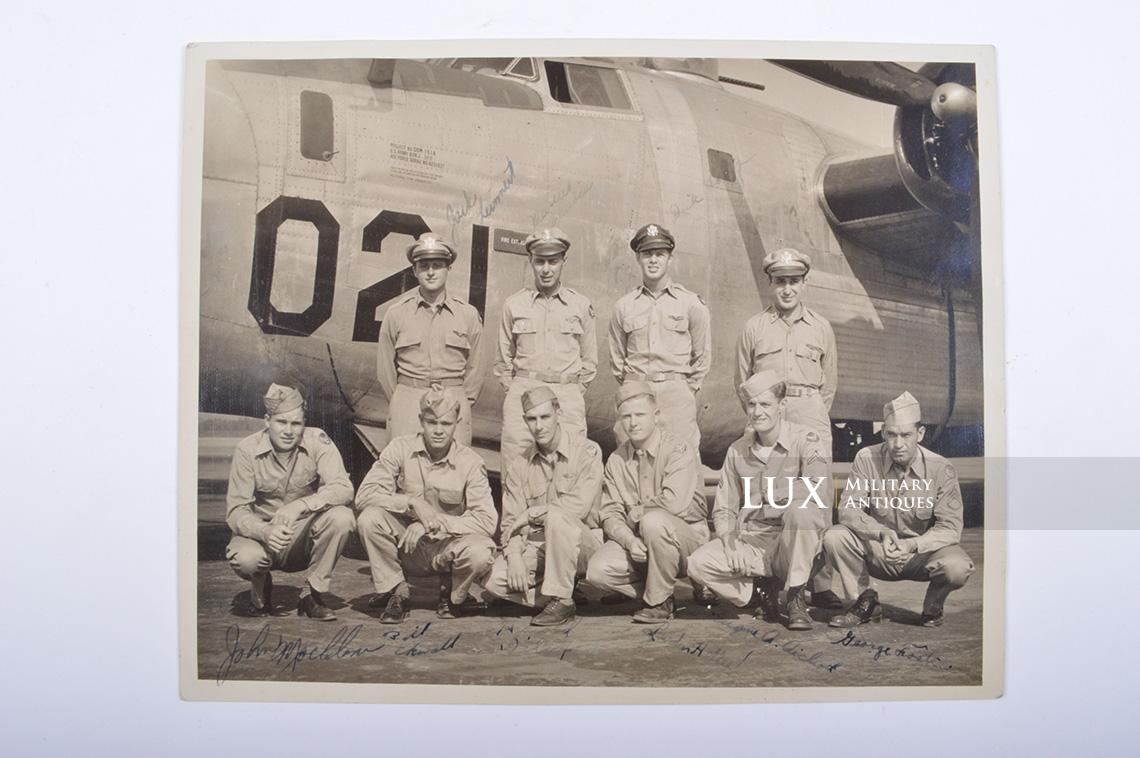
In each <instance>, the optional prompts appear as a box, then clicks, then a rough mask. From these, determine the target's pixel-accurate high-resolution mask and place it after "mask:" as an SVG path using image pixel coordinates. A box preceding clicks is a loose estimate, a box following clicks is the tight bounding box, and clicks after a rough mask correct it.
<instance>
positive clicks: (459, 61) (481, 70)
mask: <svg viewBox="0 0 1140 758" xmlns="http://www.w3.org/2000/svg"><path fill="white" fill-rule="evenodd" d="M514 60H515V59H514V58H456V59H455V60H453V61H452V62H451V68H454V69H458V70H460V71H467V72H468V73H472V74H502V73H504V72H505V71H506V70H507V67H508V66H510V65H511V63H512V62H514Z"/></svg>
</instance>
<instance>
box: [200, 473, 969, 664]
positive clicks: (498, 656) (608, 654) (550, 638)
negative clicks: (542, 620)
mask: <svg viewBox="0 0 1140 758" xmlns="http://www.w3.org/2000/svg"><path fill="white" fill-rule="evenodd" d="M218 500H219V496H218V495H211V494H204V495H203V496H202V498H201V502H200V509H199V510H200V514H202V516H200V521H199V533H198V534H199V546H198V547H199V555H198V562H197V564H196V566H197V588H198V597H197V610H198V624H197V632H198V671H199V677H200V678H201V679H203V680H216V681H218V682H224V681H226V680H258V681H262V680H273V681H305V682H376V683H379V682H384V683H417V684H494V685H588V686H647V687H654V686H673V687H678V686H686V687H693V686H695V687H779V686H806V687H810V686H840V687H842V686H929V685H977V684H981V667H982V584H983V582H982V576H983V571H984V565H983V560H982V558H983V550H982V543H983V534H984V530H982V529H979V528H975V529H967V530H966V531H965V532H964V534H963V539H962V545H963V547H964V548H965V550H966V552H967V553H969V555H970V556H971V558H973V560H974V563H975V565H976V567H977V570H976V572H975V573H974V575H973V576H972V577H971V579H970V582H969V583H968V584H967V585H966V586H965V587H963V588H962V589H961V590H958V591H957V592H955V593H953V594H952V595H951V596H950V598H949V600H948V601H947V603H946V616H945V619H946V620H945V624H944V625H943V626H941V627H938V628H931V629H927V628H924V627H922V626H920V625H919V620H920V616H919V614H920V612H921V607H922V597H923V593H924V592H925V589H926V585H925V584H924V583H918V582H905V581H904V582H876V586H877V589H878V591H879V598H880V601H881V602H882V603H883V605H884V611H885V613H884V619H883V621H882V623H871V624H864V625H862V626H860V627H857V628H855V629H852V630H841V629H832V628H830V627H828V626H827V623H826V622H827V619H828V618H830V617H831V615H833V614H835V613H838V611H822V610H819V609H812V614H813V617H814V618H815V620H816V622H817V623H816V625H815V628H814V629H813V630H811V631H808V632H792V631H788V630H787V629H785V628H784V627H783V626H782V625H779V624H771V623H766V622H764V621H762V620H757V619H754V618H753V617H752V615H751V612H749V611H746V610H743V609H740V610H738V609H736V608H734V607H733V606H731V605H729V604H727V603H725V602H723V601H722V602H721V603H719V604H718V605H715V606H713V607H712V608H711V609H710V608H706V607H704V606H694V604H693V603H692V592H691V590H690V588H689V585H688V582H687V581H686V580H680V581H679V582H678V587H677V591H676V595H675V600H676V604H677V612H676V615H675V617H674V618H673V619H672V620H671V621H669V622H666V623H662V624H653V625H642V624H635V623H633V622H632V621H631V619H630V615H631V614H632V613H633V612H634V611H635V610H637V608H638V607H639V603H638V602H637V601H629V602H626V603H623V604H619V605H608V604H602V603H600V602H599V598H598V595H597V593H596V592H594V591H592V590H591V589H590V588H589V587H585V588H584V589H585V592H586V594H587V596H588V602H587V603H586V604H585V605H582V606H580V607H579V609H578V618H577V619H576V620H575V621H573V622H571V623H569V624H567V625H564V626H561V627H553V628H539V627H532V626H530V625H529V621H530V617H531V615H533V613H534V611H532V610H530V609H526V608H522V607H519V606H514V605H511V604H499V603H492V604H490V605H489V607H488V609H487V611H486V612H485V613H484V614H483V615H477V616H469V617H463V618H457V619H440V618H438V617H437V615H436V610H435V608H436V604H437V601H438V586H439V585H438V581H437V580H436V579H435V578H432V577H426V578H412V579H411V580H410V582H411V584H412V588H413V596H412V610H411V613H410V614H409V616H408V618H407V619H406V620H405V621H404V623H403V624H400V625H383V624H380V622H379V620H378V618H377V616H378V615H379V612H378V611H376V610H373V609H369V608H368V600H369V599H370V597H371V595H372V585H371V580H370V577H369V570H368V562H367V561H366V560H364V556H363V552H362V551H360V548H359V546H358V545H356V546H355V549H350V550H349V551H347V553H346V555H344V556H342V557H341V559H340V561H339V562H338V564H337V568H336V572H335V575H334V578H333V584H332V592H331V593H330V595H331V598H330V601H331V602H330V607H332V608H333V610H334V611H335V612H336V614H337V619H336V621H333V622H320V621H314V620H312V619H309V618H307V617H303V616H298V615H297V614H296V610H295V609H296V606H297V602H298V600H299V599H300V595H301V590H302V587H303V586H304V583H305V575H304V573H303V572H302V573H297V574H285V573H282V572H279V571H277V572H274V593H273V601H274V605H275V606H277V607H279V608H281V609H282V610H281V615H278V616H271V617H251V615H250V605H249V593H248V588H249V584H248V582H246V581H244V580H242V579H241V578H239V577H238V576H237V575H235V574H234V572H233V571H232V570H231V569H230V567H229V565H228V564H227V563H226V561H225V559H224V555H223V553H224V545H225V541H226V540H228V536H229V532H228V529H226V528H225V526H224V524H219V523H218V522H217V519H216V514H217V511H218V507H219V505H221V507H222V508H223V509H224V505H222V504H221V503H219V502H218ZM211 514H212V515H213V517H212V518H211V517H210V515H211ZM203 516H204V517H205V518H204V519H203V518H202V517H203Z"/></svg>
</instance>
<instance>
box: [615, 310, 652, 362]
mask: <svg viewBox="0 0 1140 758" xmlns="http://www.w3.org/2000/svg"><path fill="white" fill-rule="evenodd" d="M621 330H622V331H623V332H625V335H626V352H629V353H642V352H645V351H646V350H648V349H649V314H648V313H642V314H640V315H633V316H625V317H623V318H622V320H621Z"/></svg>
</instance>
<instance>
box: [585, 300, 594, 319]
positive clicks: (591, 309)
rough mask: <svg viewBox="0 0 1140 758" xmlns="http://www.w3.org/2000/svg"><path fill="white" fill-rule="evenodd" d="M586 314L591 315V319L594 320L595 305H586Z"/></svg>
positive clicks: (588, 303)
mask: <svg viewBox="0 0 1140 758" xmlns="http://www.w3.org/2000/svg"><path fill="white" fill-rule="evenodd" d="M586 312H587V313H589V314H590V318H594V304H593V303H590V302H587V303H586Z"/></svg>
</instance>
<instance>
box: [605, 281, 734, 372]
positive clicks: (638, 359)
mask: <svg viewBox="0 0 1140 758" xmlns="http://www.w3.org/2000/svg"><path fill="white" fill-rule="evenodd" d="M711 365H712V334H711V332H710V330H709V309H708V306H706V305H705V303H704V301H703V300H701V298H700V297H699V296H698V295H696V294H695V293H693V292H690V291H689V290H687V289H685V288H684V287H682V286H681V285H680V284H677V283H676V282H669V283H668V284H667V285H666V286H665V288H664V289H663V290H662V291H661V293H660V294H659V295H658V296H656V297H654V296H653V295H652V294H651V293H650V292H649V290H648V289H647V288H646V287H645V286H644V285H642V286H640V287H638V288H637V289H635V290H634V291H633V292H629V293H627V294H625V295H623V296H622V298H621V299H620V300H618V301H617V305H615V306H614V315H613V317H612V318H611V319H610V366H611V368H612V370H613V374H614V378H615V379H617V381H618V384H621V383H622V382H623V381H624V380H625V378H626V377H627V376H636V377H642V376H652V375H653V374H658V373H677V374H683V375H684V376H685V377H686V381H687V383H688V385H689V387H690V388H691V389H692V390H693V391H694V392H695V391H697V390H699V389H700V388H701V382H703V381H704V378H705V376H707V375H708V373H709V367H710V366H711Z"/></svg>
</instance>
